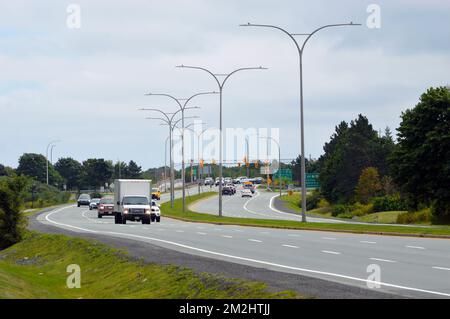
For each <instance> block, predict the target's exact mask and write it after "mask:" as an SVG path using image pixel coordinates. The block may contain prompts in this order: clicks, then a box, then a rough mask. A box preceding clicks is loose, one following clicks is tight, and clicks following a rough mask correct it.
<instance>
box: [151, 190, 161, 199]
mask: <svg viewBox="0 0 450 319" xmlns="http://www.w3.org/2000/svg"><path fill="white" fill-rule="evenodd" d="M152 199H156V200H160V199H161V191H160V190H159V188H152Z"/></svg>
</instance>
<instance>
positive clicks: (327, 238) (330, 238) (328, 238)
mask: <svg viewBox="0 0 450 319" xmlns="http://www.w3.org/2000/svg"><path fill="white" fill-rule="evenodd" d="M322 239H326V240H336V238H332V237H322Z"/></svg>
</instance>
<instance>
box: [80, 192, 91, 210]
mask: <svg viewBox="0 0 450 319" xmlns="http://www.w3.org/2000/svg"><path fill="white" fill-rule="evenodd" d="M90 203H91V196H90V195H89V194H81V195H80V197H78V201H77V204H78V207H80V206H82V205H85V206H89V204H90Z"/></svg>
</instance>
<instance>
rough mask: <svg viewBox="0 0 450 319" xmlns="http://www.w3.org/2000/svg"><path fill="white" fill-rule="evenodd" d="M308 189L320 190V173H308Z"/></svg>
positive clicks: (306, 178)
mask: <svg viewBox="0 0 450 319" xmlns="http://www.w3.org/2000/svg"><path fill="white" fill-rule="evenodd" d="M305 182H306V188H320V183H319V173H306V176H305Z"/></svg>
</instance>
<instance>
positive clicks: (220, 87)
mask: <svg viewBox="0 0 450 319" xmlns="http://www.w3.org/2000/svg"><path fill="white" fill-rule="evenodd" d="M177 68H186V69H196V70H201V71H204V72H206V73H208V74H209V75H211V76H212V77H213V78H214V80H215V81H216V83H217V86H218V88H219V95H220V104H219V135H220V137H219V216H222V179H223V172H222V162H223V161H222V143H223V132H222V93H223V87H224V86H225V83H226V82H227V80H228V79H229V78H230V76H232V75H233V74H235V73H237V72H240V71H246V70H266V69H267V68H263V67H261V66H260V67H251V68H239V69H236V70H234V71H233V72H231V73H228V74H214V73H213V72H211V71H210V70H208V69H206V68H202V67H198V66H188V65H183V64H182V65H178V66H177ZM219 76H224V77H225V78H224V79H223V80H222V81H220V80H219V78H218V77H219Z"/></svg>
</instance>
